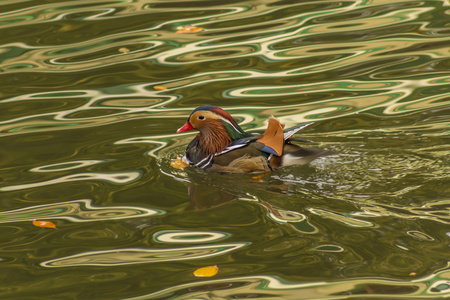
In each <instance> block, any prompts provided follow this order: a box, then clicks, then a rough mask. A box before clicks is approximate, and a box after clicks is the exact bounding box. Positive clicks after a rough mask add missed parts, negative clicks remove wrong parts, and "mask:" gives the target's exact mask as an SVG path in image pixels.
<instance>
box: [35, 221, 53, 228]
mask: <svg viewBox="0 0 450 300" xmlns="http://www.w3.org/2000/svg"><path fill="white" fill-rule="evenodd" d="M33 225H34V226H37V227H45V228H56V225H55V224H53V223H52V222H50V221H38V220H33Z"/></svg>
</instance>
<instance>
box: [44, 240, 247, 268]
mask: <svg viewBox="0 0 450 300" xmlns="http://www.w3.org/2000/svg"><path fill="white" fill-rule="evenodd" d="M245 245H246V243H230V244H217V245H209V246H196V247H185V248H175V249H160V250H157V249H133V248H130V249H114V250H106V251H91V252H86V253H80V254H75V255H71V256H66V257H62V258H58V259H52V260H48V261H45V262H42V263H41V265H42V266H43V267H50V268H51V267H53V268H58V267H74V266H120V265H131V264H143V263H157V262H169V261H180V260H189V259H200V258H207V257H213V256H217V255H223V254H226V253H228V252H231V251H235V250H237V249H239V248H242V247H244V246H245Z"/></svg>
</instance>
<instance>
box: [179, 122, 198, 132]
mask: <svg viewBox="0 0 450 300" xmlns="http://www.w3.org/2000/svg"><path fill="white" fill-rule="evenodd" d="M192 129H194V127H192V125H191V123H189V122H186V124H184V125H183V126H181V127H180V128H178V130H177V133H180V132H183V131H188V130H192Z"/></svg>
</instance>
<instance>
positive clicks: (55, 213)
mask: <svg viewBox="0 0 450 300" xmlns="http://www.w3.org/2000/svg"><path fill="white" fill-rule="evenodd" d="M163 213H164V211H162V210H157V209H149V208H144V207H133V206H109V207H96V206H93V205H92V200H91V199H80V200H72V201H66V202H59V203H54V204H41V205H34V206H28V207H25V208H20V209H15V210H9V211H2V212H0V223H12V222H26V221H32V220H35V219H63V220H68V221H71V222H93V221H105V220H120V219H131V218H140V217H148V216H155V215H160V214H163Z"/></svg>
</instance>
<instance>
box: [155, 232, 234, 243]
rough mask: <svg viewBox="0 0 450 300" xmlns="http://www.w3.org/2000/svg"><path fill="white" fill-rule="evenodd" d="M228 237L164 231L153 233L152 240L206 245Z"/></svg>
mask: <svg viewBox="0 0 450 300" xmlns="http://www.w3.org/2000/svg"><path fill="white" fill-rule="evenodd" d="M229 236H230V234H229V233H224V232H217V231H188V230H164V231H159V232H157V233H155V234H154V236H153V240H154V241H155V242H159V243H170V244H180V243H183V244H185V243H207V242H217V241H220V240H223V239H225V238H227V237H229Z"/></svg>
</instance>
